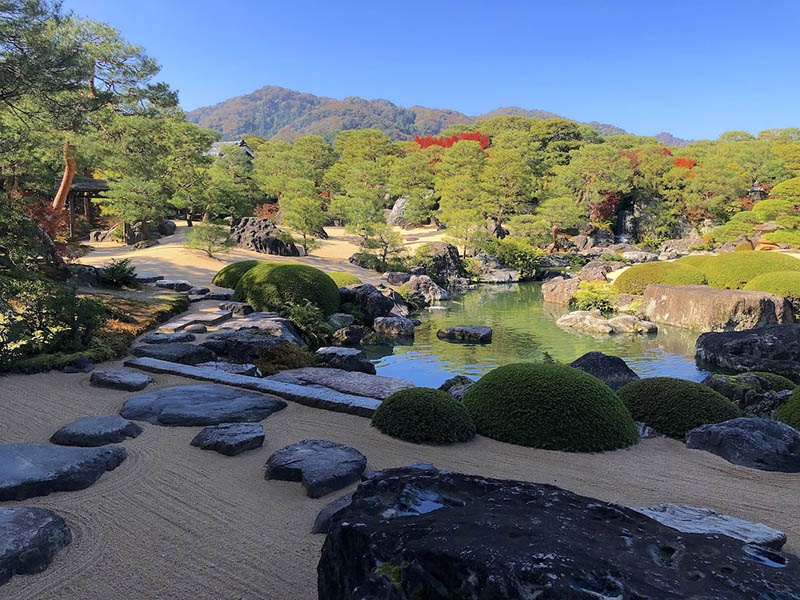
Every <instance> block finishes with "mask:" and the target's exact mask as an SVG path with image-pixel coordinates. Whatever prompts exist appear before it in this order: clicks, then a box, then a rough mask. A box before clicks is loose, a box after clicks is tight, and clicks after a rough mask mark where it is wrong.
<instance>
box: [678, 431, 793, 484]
mask: <svg viewBox="0 0 800 600" xmlns="http://www.w3.org/2000/svg"><path fill="white" fill-rule="evenodd" d="M686 447H687V448H692V449H696V450H705V451H706V452H711V453H712V454H716V455H717V456H721V457H722V458H724V459H725V460H727V461H728V462H732V463H733V464H735V465H742V466H743V467H750V468H751V469H761V470H762V471H782V472H784V473H800V431H797V430H796V429H794V428H792V427H790V426H789V425H787V424H786V423H781V422H779V421H772V420H771V419H746V418H740V419H731V420H730V421H723V422H722V423H716V424H713V425H701V426H700V427H698V428H696V429H692V430H691V431H690V432H689V433H687V434H686Z"/></svg>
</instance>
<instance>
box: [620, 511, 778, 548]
mask: <svg viewBox="0 0 800 600" xmlns="http://www.w3.org/2000/svg"><path fill="white" fill-rule="evenodd" d="M633 510H635V511H636V512H640V513H642V514H643V515H647V516H648V517H650V518H651V519H655V520H656V521H658V522H659V523H661V524H662V525H666V526H667V527H672V528H673V529H677V530H678V531H680V532H682V533H704V534H707V535H717V534H720V535H727V536H728V537H732V538H734V539H737V540H742V541H743V542H747V543H748V544H758V545H760V546H766V547H767V548H772V549H773V550H780V549H781V548H782V547H783V545H784V544H785V543H786V534H785V533H783V532H782V531H778V530H777V529H773V528H772V527H767V526H766V525H764V524H763V523H753V522H751V521H743V520H742V519H737V518H736V517H730V516H728V515H721V514H719V513H718V512H716V511H714V510H711V509H710V508H698V507H696V506H685V505H678V504H659V505H658V506H648V507H644V508H634V509H633Z"/></svg>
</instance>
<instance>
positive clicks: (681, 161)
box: [675, 157, 697, 169]
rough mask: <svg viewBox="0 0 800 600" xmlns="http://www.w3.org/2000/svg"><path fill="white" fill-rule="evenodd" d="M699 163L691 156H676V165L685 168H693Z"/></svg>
mask: <svg viewBox="0 0 800 600" xmlns="http://www.w3.org/2000/svg"><path fill="white" fill-rule="evenodd" d="M696 164H697V161H696V160H692V159H691V158H680V157H678V158H676V159H675V166H676V167H683V168H684V169H691V168H693V167H694V166H695V165H696Z"/></svg>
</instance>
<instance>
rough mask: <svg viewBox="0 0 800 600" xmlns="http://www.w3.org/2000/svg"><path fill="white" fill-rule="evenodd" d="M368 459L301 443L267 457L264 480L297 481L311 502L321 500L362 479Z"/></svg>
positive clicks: (324, 443)
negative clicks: (313, 499) (315, 499)
mask: <svg viewBox="0 0 800 600" xmlns="http://www.w3.org/2000/svg"><path fill="white" fill-rule="evenodd" d="M366 468H367V457H366V456H364V455H363V454H361V452H359V451H358V450H356V449H355V448H351V447H349V446H343V445H342V444H336V443H334V442H329V441H328V440H303V441H302V442H297V443H296V444H292V445H290V446H285V447H283V448H281V449H280V450H277V451H276V452H274V453H273V454H272V456H270V457H269V460H267V465H266V472H265V473H264V478H265V479H280V480H282V481H300V482H302V484H303V487H304V488H305V489H306V493H307V494H308V495H309V496H310V497H311V498H320V497H321V496H325V495H326V494H330V493H331V492H335V491H336V490H340V489H342V488H343V487H347V486H348V485H350V484H351V483H355V482H356V481H358V480H359V479H361V474H362V473H363V472H364V470H365V469H366Z"/></svg>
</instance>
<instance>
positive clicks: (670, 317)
mask: <svg viewBox="0 0 800 600" xmlns="http://www.w3.org/2000/svg"><path fill="white" fill-rule="evenodd" d="M638 314H639V316H640V317H643V318H645V319H648V320H650V321H655V322H656V323H669V324H670V325H676V326H678V327H687V328H689V329H697V330H699V331H741V330H745V329H752V328H754V327H763V326H765V325H773V324H777V323H791V322H792V321H793V317H792V306H791V304H790V303H789V301H788V300H786V299H785V298H783V297H782V296H775V295H774V294H767V293H764V292H749V291H744V290H718V289H715V288H711V287H708V286H705V285H660V284H651V285H648V286H647V288H646V289H645V292H644V300H643V302H642V305H641V307H640V308H639V312H638Z"/></svg>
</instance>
